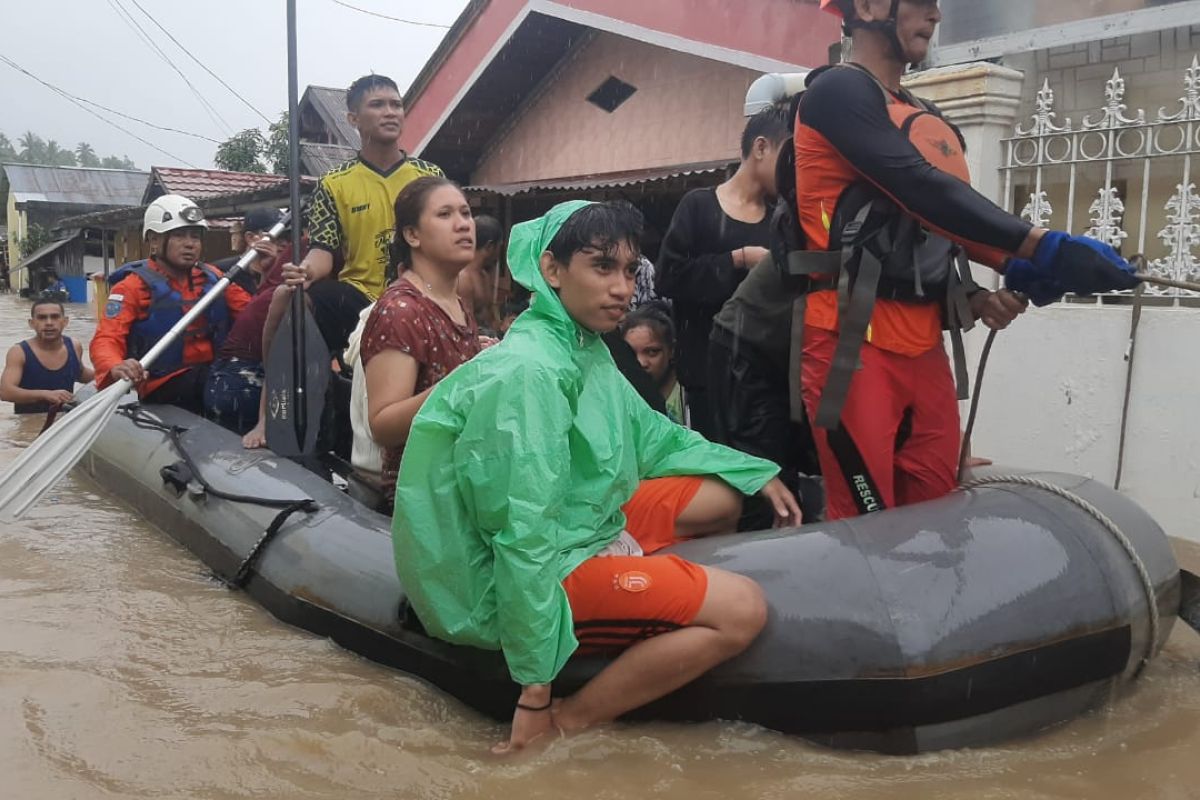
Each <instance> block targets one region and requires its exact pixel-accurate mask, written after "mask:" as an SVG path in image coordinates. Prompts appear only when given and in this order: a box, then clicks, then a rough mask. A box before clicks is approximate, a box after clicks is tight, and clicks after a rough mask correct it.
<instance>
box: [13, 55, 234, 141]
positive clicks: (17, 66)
mask: <svg viewBox="0 0 1200 800" xmlns="http://www.w3.org/2000/svg"><path fill="white" fill-rule="evenodd" d="M0 61H2V62H4V63H5V64H7V65H8V66H10V67H12V68H13V69H15V70H17V71H18V72H21V73H24V74H25V75H28V76H29V77H30V78H33V79H34V80H35V81H37V82H38V83H40V84H42V86H45V87H46V88H47V89H50V90H52V91H55V92H57V93H58V94H60V95H62V96H63V97H65V98H67V99H68V100H77V101H79V102H80V103H87V104H88V105H89V106H95V107H96V108H99V109H101V110H103V111H107V112H108V113H110V114H116V115H117V116H118V117H123V118H124V119H128V120H132V121H134V122H140V123H141V124H143V125H146V126H148V127H150V128H157V129H158V130H160V131H167V132H168V133H178V134H182V135H183V136H191V137H192V138H193V139H203V140H204V141H206V142H212V143H213V144H221V141H220V140H219V139H214V138H212V137H211V136H205V135H203V134H200V133H192V132H191V131H181V130H180V129H178V128H170V127H167V126H166V125H158V124H155V123H153V122H150V121H148V120H144V119H142V118H141V117H135V116H133V115H132V114H126V113H125V112H123V111H117V110H116V109H115V108H109V107H108V106H105V105H101V104H100V103H97V102H95V101H94V100H88V99H87V98H86V97H80V96H79V95H77V94H71V93H70V92H68V91H67V90H66V89H61V88H59V87H57V86H55V85H54V84H52V83H50V82H48V81H44V80H42V79H41V78H39V77H38V76H37V75H34V74H33V73H32V72H30V71H29V70H27V69H25V68H24V67H22V66H21V65H20V64H18V63H17V62H15V61H13V60H12V59H11V58H9V57H8V56H6V55H4V54H3V53H0Z"/></svg>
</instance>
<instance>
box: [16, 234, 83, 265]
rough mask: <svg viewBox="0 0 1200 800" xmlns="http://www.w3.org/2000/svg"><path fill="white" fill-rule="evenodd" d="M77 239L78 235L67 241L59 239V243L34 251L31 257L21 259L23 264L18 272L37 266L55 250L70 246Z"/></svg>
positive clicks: (68, 238)
mask: <svg viewBox="0 0 1200 800" xmlns="http://www.w3.org/2000/svg"><path fill="white" fill-rule="evenodd" d="M77 238H78V234H76V235H75V236H68V237H67V238H66V239H59V240H58V241H57V242H51V243H50V244H47V245H43V246H41V247H39V248H38V249H37V250H34V251H33V252H32V253H30V254H29V255H27V256H25V258H23V259H21V263H20V264H18V265H17V267H16V268H17V269H18V270H22V269H25V268H26V267H28V266H30V265H32V264H36V263H37V262H38V261H41V260H42V259H43V258H45V257H46V256H48V255H50V254H51V253H53V252H54V251H55V250H57V249H59V248H60V247H62V246H63V245H66V244H70V243H71V242H73V241H75V239H77Z"/></svg>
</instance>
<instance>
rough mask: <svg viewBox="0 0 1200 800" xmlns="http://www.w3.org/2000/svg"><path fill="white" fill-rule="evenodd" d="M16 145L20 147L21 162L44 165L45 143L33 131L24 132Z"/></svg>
mask: <svg viewBox="0 0 1200 800" xmlns="http://www.w3.org/2000/svg"><path fill="white" fill-rule="evenodd" d="M17 144H19V145H21V161H23V162H25V163H26V164H45V163H46V142H45V141H44V140H43V139H42V137H40V136H38V135H37V134H36V133H34V132H33V131H25V135H24V136H22V137H21V138H20V139H18V140H17Z"/></svg>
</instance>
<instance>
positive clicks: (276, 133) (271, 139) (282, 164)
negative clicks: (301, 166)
mask: <svg viewBox="0 0 1200 800" xmlns="http://www.w3.org/2000/svg"><path fill="white" fill-rule="evenodd" d="M290 155H291V154H290V153H289V152H288V112H286V111H284V112H283V113H282V114H280V115H279V119H278V120H276V121H275V122H272V123H271V126H270V127H269V128H268V129H267V143H266V146H265V147H264V148H263V153H262V157H263V161H266V162H267V163H268V164H269V165H270V166H271V171H272V172H274V173H275V174H276V175H286V174H287V172H288V167H289V162H290V160H291V159H290Z"/></svg>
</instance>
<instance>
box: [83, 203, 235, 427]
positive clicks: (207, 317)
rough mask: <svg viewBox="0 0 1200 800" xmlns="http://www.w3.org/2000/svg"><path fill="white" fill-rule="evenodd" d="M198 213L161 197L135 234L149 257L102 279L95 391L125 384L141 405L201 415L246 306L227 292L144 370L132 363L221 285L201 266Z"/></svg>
mask: <svg viewBox="0 0 1200 800" xmlns="http://www.w3.org/2000/svg"><path fill="white" fill-rule="evenodd" d="M207 229H208V222H207V221H206V220H205V219H204V212H203V211H202V210H201V209H200V208H199V207H198V206H197V205H196V204H195V203H193V202H192V201H191V200H188V199H187V198H186V197H181V196H180V195H171V194H168V195H163V196H162V197H160V198H158V199H157V200H155V201H154V202H153V203H151V204H150V205H149V207H148V208H147V209H146V214H145V217H144V219H143V224H142V234H143V236H144V237H145V239H146V241H147V242H148V243H149V245H150V253H151V255H150V258H148V259H145V260H143V261H135V262H132V263H129V264H125V265H124V266H122V267H121V268H120V269H118V270H117V271H116V272H114V273H113V274H112V275H111V276H110V277H109V285H110V287H111V288H110V289H109V295H108V302H107V304H106V305H105V308H104V316H103V318H102V319H101V320H100V323H99V325H98V326H97V328H96V334H95V336H93V337H92V344H91V351H90V352H91V357H92V364H94V365H95V368H96V385H97V386H99V387H101V388H103V387H105V386H107V385H108V384H110V383H112V382H114V381H117V380H120V379H122V378H127V379H129V380H130V381H133V382H134V384H136V385H137V390H138V395H139V397H140V398H141V400H142V402H145V403H166V404H170V405H177V406H180V407H181V408H186V409H188V410H189V411H193V412H195V413H198V414H199V413H203V411H204V408H203V402H204V400H203V398H204V382H205V378H206V376H207V373H208V367H209V365H210V364H211V363H212V360H213V353H214V352H215V351H216V349H217V348H218V347H220V344H221V342H222V341H224V339H225V336H226V334H227V333H228V332H229V328H230V325H231V323H232V321H233V317H234V316H235V315H237V314H238V313H239V312H241V310H242V309H243V308H245V307H246V305H247V304H248V303H249V302H250V295H248V294H247V293H246V292H245V291H244V290H243V289H242V288H240V287H239V286H236V285H233V284H231V285H229V286H228V287H227V288H226V290H225V292H224V294H222V295H221V296H220V297H218V298H217V299H216V301H215V302H213V303H212V305H210V306H209V307H208V309H207V311H206V312H205V313H204V314H201V315H200V316H199V317H197V318H196V320H195V321H194V322H193V323H192V324H191V325H190V326H189V327H188V329H187V331H186V332H185V333H184V334H183V335H182V336H179V337H177V338H176V339H175V340H174V341H173V342H172V344H171V345H170V346H168V347H167V349H166V351H165V352H163V354H162V355H161V356H159V357H158V358H157V359H156V360H155V361H154V363H153V364H152V365H151V367H150V369H149V370H148V371H147V370H145V369H143V368H142V365H141V363H140V362H139V361H138V359H140V358H141V357H142V356H144V355H146V353H148V352H149V351H150V348H152V347H153V346H154V345H155V344H157V343H158V341H159V340H160V339H162V338H163V337H164V336H165V335H166V334H167V332H168V331H170V330H171V328H172V326H174V325H175V323H177V322H178V321H179V320H180V319H182V318H183V315H184V314H185V313H187V311H188V310H189V309H190V308H191V307H192V306H193V305H194V304H195V303H196V302H197V301H198V300H199V299H200V298H201V297H203V296H204V295H206V294H208V293H209V292H210V291H212V290H213V288H214V287H215V286H216V284H217V282H218V281H219V280H220V279H221V277H222V273H221V271H220V270H219V269H217V268H216V267H214V266H212V265H211V264H205V263H204V262H203V261H201V260H200V259H201V253H202V250H203V246H204V231H205V230H207Z"/></svg>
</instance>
